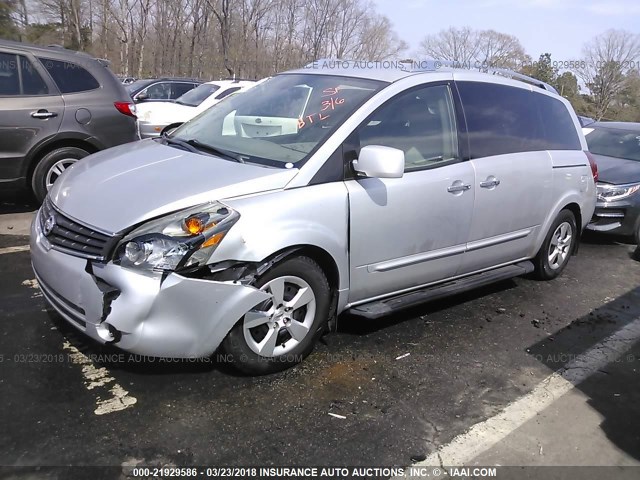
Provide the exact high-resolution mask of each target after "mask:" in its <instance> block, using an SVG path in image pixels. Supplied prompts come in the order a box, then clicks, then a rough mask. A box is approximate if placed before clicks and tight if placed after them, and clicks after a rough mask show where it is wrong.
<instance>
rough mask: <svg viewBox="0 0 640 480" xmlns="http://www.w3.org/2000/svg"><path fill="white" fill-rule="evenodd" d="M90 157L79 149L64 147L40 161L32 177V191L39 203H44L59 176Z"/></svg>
mask: <svg viewBox="0 0 640 480" xmlns="http://www.w3.org/2000/svg"><path fill="white" fill-rule="evenodd" d="M87 155H89V152H87V151H86V150H83V149H82V148H77V147H62V148H56V149H55V150H53V151H51V152H49V153H47V154H46V155H45V156H44V157H42V158H41V159H40V161H39V162H38V164H37V165H36V168H35V169H34V170H33V175H32V177H31V189H32V190H33V193H34V195H35V196H36V199H37V200H38V202H40V203H42V201H43V200H44V197H46V196H47V192H48V191H49V189H50V188H51V185H53V182H55V181H56V179H57V178H58V176H60V174H61V173H62V172H63V171H64V170H66V169H67V168H68V167H69V166H71V165H72V164H74V163H75V162H77V161H78V160H80V159H81V158H84V157H86V156H87Z"/></svg>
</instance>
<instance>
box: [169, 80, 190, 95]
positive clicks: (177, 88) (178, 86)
mask: <svg viewBox="0 0 640 480" xmlns="http://www.w3.org/2000/svg"><path fill="white" fill-rule="evenodd" d="M193 87H194V84H193V83H174V84H173V92H172V94H171V98H173V99H176V98H178V97H181V96H182V95H184V94H185V93H187V92H188V91H189V90H193Z"/></svg>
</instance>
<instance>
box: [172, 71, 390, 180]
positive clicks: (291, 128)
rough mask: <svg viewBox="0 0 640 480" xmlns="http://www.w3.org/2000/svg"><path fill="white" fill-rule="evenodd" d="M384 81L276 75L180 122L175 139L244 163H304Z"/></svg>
mask: <svg viewBox="0 0 640 480" xmlns="http://www.w3.org/2000/svg"><path fill="white" fill-rule="evenodd" d="M383 86H385V83H384V82H379V81H375V80H369V79H361V78H349V77H339V76H329V75H315V74H284V75H278V76H275V77H273V78H271V79H269V80H267V81H265V82H262V83H261V84H259V85H256V86H255V87H253V88H251V89H249V90H247V91H246V92H244V93H243V94H242V95H232V96H230V97H228V98H227V99H226V100H225V101H224V102H220V103H218V104H216V105H214V106H213V107H211V108H210V109H208V110H205V111H204V112H203V113H201V114H200V115H198V116H197V117H195V118H194V119H192V120H190V121H189V122H187V123H185V124H184V125H182V126H181V127H179V128H178V129H177V130H176V131H175V132H174V133H173V134H172V135H171V137H172V138H176V139H178V140H183V141H193V140H195V141H196V143H198V144H200V145H207V146H209V147H213V148H215V149H218V150H222V151H225V152H228V153H230V154H232V155H235V156H236V157H238V158H240V159H241V160H242V161H244V162H249V163H258V164H262V165H269V166H276V167H280V168H292V167H294V166H295V167H300V166H302V164H303V163H304V162H305V161H306V160H307V158H308V157H309V156H310V154H311V153H312V151H314V149H315V148H316V147H318V146H319V145H321V144H322V142H324V141H325V140H326V139H327V138H328V137H329V135H330V134H331V133H333V131H334V130H335V128H337V127H338V126H339V125H340V124H341V123H342V122H343V121H344V120H345V119H346V118H348V116H349V114H350V113H351V112H353V111H354V110H355V109H356V108H357V107H358V106H360V105H361V104H362V103H363V102H364V101H365V100H367V99H369V98H370V97H371V96H372V95H373V94H374V93H375V92H377V91H378V90H379V89H380V88H382V87H383Z"/></svg>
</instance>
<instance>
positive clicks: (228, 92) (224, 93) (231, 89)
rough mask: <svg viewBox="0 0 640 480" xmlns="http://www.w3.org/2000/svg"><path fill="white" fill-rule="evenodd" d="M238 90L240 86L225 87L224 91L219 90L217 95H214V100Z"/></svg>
mask: <svg viewBox="0 0 640 480" xmlns="http://www.w3.org/2000/svg"><path fill="white" fill-rule="evenodd" d="M238 90H240V87H231V88H227V89H226V90H225V91H224V92H220V93H219V94H218V95H216V100H220V99H222V98H224V97H226V96H227V95H231V94H232V93H235V92H237V91H238Z"/></svg>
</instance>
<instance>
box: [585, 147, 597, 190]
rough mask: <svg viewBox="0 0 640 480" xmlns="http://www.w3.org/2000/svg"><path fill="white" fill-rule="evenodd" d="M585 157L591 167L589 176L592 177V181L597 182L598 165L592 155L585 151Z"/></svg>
mask: <svg viewBox="0 0 640 480" xmlns="http://www.w3.org/2000/svg"><path fill="white" fill-rule="evenodd" d="M584 153H585V155H586V156H587V158H588V159H589V165H591V175H593V181H594V182H597V181H598V164H597V163H596V159H595V158H594V157H593V154H592V153H591V152H589V151H587V150H585V151H584Z"/></svg>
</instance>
